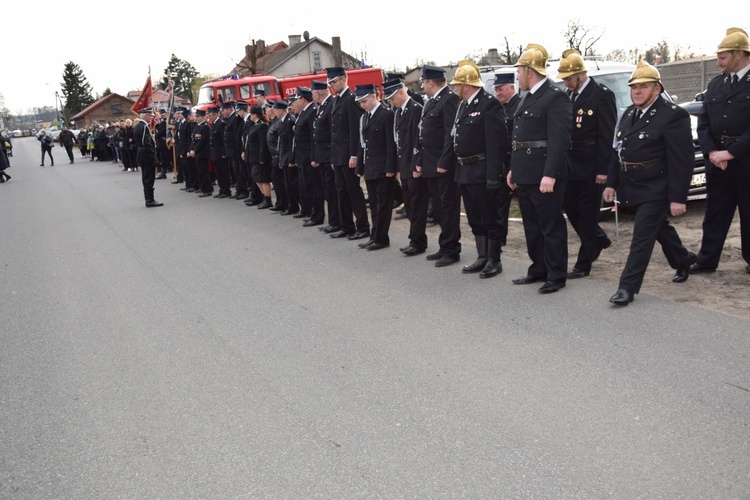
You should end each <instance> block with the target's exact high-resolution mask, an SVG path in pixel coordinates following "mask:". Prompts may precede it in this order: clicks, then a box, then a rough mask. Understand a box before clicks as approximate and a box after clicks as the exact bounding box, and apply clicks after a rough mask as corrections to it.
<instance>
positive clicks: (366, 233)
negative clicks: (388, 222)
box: [347, 231, 370, 241]
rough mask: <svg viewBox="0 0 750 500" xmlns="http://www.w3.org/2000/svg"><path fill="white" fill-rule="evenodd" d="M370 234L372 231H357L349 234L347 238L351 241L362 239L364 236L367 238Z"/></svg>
mask: <svg viewBox="0 0 750 500" xmlns="http://www.w3.org/2000/svg"><path fill="white" fill-rule="evenodd" d="M368 236H370V231H357V232H355V233H352V234H350V235H349V236H347V238H349V239H350V240H351V241H354V240H361V239H362V238H367V237H368Z"/></svg>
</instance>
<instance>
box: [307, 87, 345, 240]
mask: <svg viewBox="0 0 750 500" xmlns="http://www.w3.org/2000/svg"><path fill="white" fill-rule="evenodd" d="M311 89H312V93H313V99H314V100H315V103H316V104H317V105H318V111H317V114H316V115H315V122H314V124H313V152H312V158H311V160H312V161H311V162H310V165H312V167H313V168H317V169H318V170H319V173H320V179H321V183H322V185H323V196H324V197H325V200H326V206H327V207H328V223H327V224H326V225H324V226H322V227H320V228H319V229H320V230H321V231H323V232H324V233H327V234H331V233H335V232H338V231H339V230H341V222H340V220H339V199H338V194H337V193H336V177H335V174H334V172H333V166H332V165H331V108H332V107H333V97H332V96H331V94H330V92H328V84H327V83H326V82H323V81H319V80H313V81H312V84H311Z"/></svg>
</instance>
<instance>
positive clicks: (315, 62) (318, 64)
mask: <svg viewBox="0 0 750 500" xmlns="http://www.w3.org/2000/svg"><path fill="white" fill-rule="evenodd" d="M312 56H313V68H314V71H315V72H318V71H320V70H322V69H323V65H322V63H321V62H320V52H319V51H316V52H313V53H312Z"/></svg>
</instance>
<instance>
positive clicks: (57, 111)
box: [55, 90, 60, 127]
mask: <svg viewBox="0 0 750 500" xmlns="http://www.w3.org/2000/svg"><path fill="white" fill-rule="evenodd" d="M59 100H60V97H59V96H58V95H57V90H55V115H57V126H58V127H59V126H60V111H59V109H58V107H57V101H59Z"/></svg>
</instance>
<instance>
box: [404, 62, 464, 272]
mask: <svg viewBox="0 0 750 500" xmlns="http://www.w3.org/2000/svg"><path fill="white" fill-rule="evenodd" d="M421 81H422V90H424V93H425V95H426V96H427V97H428V98H429V99H427V101H426V102H425V104H424V109H423V110H422V120H421V122H420V124H419V146H418V147H417V152H416V159H415V167H414V172H413V173H412V175H413V176H414V177H423V178H425V179H427V182H428V184H429V188H430V196H431V198H432V204H433V210H434V212H435V213H436V216H437V220H438V223H439V224H440V236H439V237H438V244H439V246H440V247H439V248H438V251H437V252H435V253H432V254H429V255H428V256H427V257H426V258H427V260H430V261H435V266H436V267H443V266H449V265H451V264H455V263H456V262H458V261H459V260H460V258H461V193H460V191H459V188H458V184H456V181H455V169H456V154H455V153H454V151H453V137H452V135H451V133H452V130H453V125H454V120H455V119H456V111H457V110H458V96H457V95H456V94H455V92H453V91H452V90H450V89H449V88H448V85H447V81H446V79H445V69H443V68H440V67H436V66H425V67H423V68H422V77H421Z"/></svg>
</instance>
